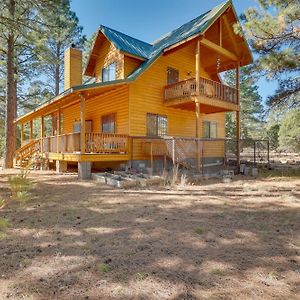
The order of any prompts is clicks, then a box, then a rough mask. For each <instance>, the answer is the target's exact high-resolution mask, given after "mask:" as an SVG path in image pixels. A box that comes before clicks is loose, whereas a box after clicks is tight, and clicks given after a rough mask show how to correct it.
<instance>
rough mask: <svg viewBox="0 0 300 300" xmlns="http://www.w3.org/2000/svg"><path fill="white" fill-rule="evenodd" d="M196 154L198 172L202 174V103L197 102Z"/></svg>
mask: <svg viewBox="0 0 300 300" xmlns="http://www.w3.org/2000/svg"><path fill="white" fill-rule="evenodd" d="M195 104H196V147H197V150H196V153H197V157H196V161H197V163H196V170H197V172H200V167H201V153H200V147H199V146H200V141H199V139H200V128H201V124H200V103H199V101H196V103H195Z"/></svg>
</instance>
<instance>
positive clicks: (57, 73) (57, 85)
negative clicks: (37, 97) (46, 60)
mask: <svg viewBox="0 0 300 300" xmlns="http://www.w3.org/2000/svg"><path fill="white" fill-rule="evenodd" d="M59 52H60V46H59V45H58V46H57V48H56V59H57V61H59V58H60V57H59ZM59 88H60V64H59V63H56V66H55V96H57V95H59Z"/></svg>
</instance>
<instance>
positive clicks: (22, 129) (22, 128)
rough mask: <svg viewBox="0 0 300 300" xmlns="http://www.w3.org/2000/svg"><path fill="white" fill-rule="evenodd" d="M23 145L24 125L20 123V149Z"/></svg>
mask: <svg viewBox="0 0 300 300" xmlns="http://www.w3.org/2000/svg"><path fill="white" fill-rule="evenodd" d="M23 143H24V123H21V147H22V146H23Z"/></svg>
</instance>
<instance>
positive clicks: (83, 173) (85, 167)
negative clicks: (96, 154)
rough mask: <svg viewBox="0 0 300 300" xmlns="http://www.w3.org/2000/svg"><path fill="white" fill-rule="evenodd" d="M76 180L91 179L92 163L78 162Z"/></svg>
mask: <svg viewBox="0 0 300 300" xmlns="http://www.w3.org/2000/svg"><path fill="white" fill-rule="evenodd" d="M78 178H79V179H91V178H92V163H91V162H78Z"/></svg>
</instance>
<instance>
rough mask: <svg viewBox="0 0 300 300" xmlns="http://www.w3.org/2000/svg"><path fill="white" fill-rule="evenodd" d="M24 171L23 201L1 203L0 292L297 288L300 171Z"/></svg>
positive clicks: (200, 293) (291, 291) (240, 292)
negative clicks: (94, 178)
mask: <svg viewBox="0 0 300 300" xmlns="http://www.w3.org/2000/svg"><path fill="white" fill-rule="evenodd" d="M9 175H11V174H4V173H2V174H1V173H0V199H9V197H10V196H11V191H10V186H9V183H8V176H9ZM30 180H31V181H32V182H33V184H34V185H33V188H32V189H31V190H30V194H29V199H28V201H27V204H26V206H20V205H18V203H12V204H10V205H8V206H5V207H4V208H3V209H2V210H1V211H0V218H3V219H5V220H9V221H10V226H9V227H7V226H5V227H6V229H5V231H6V236H5V237H4V238H3V239H2V240H1V241H0V265H1V268H0V299H125V300H126V299H146V300H148V299H299V295H300V294H299V293H300V288H299V286H300V280H299V279H300V259H299V256H300V237H299V234H300V179H296V178H294V179H289V180H281V178H279V179H278V178H273V177H272V178H265V179H262V180H251V181H248V182H245V181H243V180H241V179H240V178H236V179H234V180H233V182H231V183H230V184H224V183H220V182H218V181H216V180H207V181H206V182H205V183H202V184H201V185H199V186H191V185H186V186H185V188H184V189H170V188H169V187H168V188H165V187H161V188H154V187H153V188H151V189H136V190H116V189H113V188H110V187H107V186H104V185H100V184H96V183H94V182H81V181H78V180H77V179H76V175H60V176H58V175H54V174H53V173H50V172H33V173H32V174H30ZM183 181H185V179H184V180H183Z"/></svg>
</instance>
